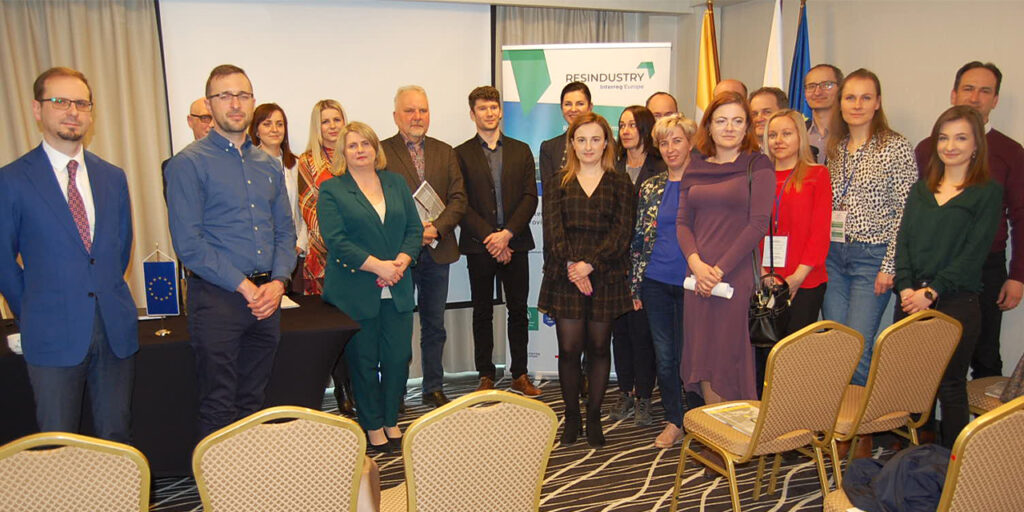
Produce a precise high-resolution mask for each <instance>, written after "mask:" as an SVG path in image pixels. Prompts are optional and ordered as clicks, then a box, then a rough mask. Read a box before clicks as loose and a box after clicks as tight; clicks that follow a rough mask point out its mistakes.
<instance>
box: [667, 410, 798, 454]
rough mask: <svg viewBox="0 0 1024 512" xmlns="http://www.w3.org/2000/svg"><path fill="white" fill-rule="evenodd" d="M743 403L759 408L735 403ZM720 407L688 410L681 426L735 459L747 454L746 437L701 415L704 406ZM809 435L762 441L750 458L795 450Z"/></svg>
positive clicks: (715, 420) (710, 417)
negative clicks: (732, 455)
mask: <svg viewBox="0 0 1024 512" xmlns="http://www.w3.org/2000/svg"><path fill="white" fill-rule="evenodd" d="M742 402H746V403H749V404H751V405H754V406H757V407H760V405H761V402H759V401H757V400H741V401H738V402H736V403H742ZM720 405H723V404H714V405H707V406H704V407H699V408H697V409H691V410H690V411H688V412H687V413H686V415H685V416H684V417H683V427H685V428H686V431H687V432H689V433H691V434H693V435H695V436H697V438H698V439H700V440H701V442H705V441H707V442H708V443H711V444H714V445H715V446H718V447H720V448H723V449H725V450H726V451H728V452H730V453H733V454H735V455H736V456H737V457H738V458H741V457H743V456H744V455H745V454H746V453H747V449H748V447H749V446H750V441H751V440H750V437H749V436H747V435H746V434H744V433H743V432H740V431H739V430H736V429H735V428H733V427H731V426H729V425H726V424H725V423H722V422H721V421H718V420H717V419H715V418H714V417H712V416H710V415H708V414H707V413H705V412H704V409H707V408H708V407H717V406H720ZM813 437H814V436H813V435H812V433H811V432H810V431H807V430H798V431H795V432H790V433H788V434H785V435H782V436H780V437H778V438H776V439H763V440H761V443H760V444H759V445H758V446H757V448H756V449H755V450H754V452H753V454H752V455H762V454H766V453H780V452H785V451H789V450H793V449H796V448H799V447H801V446H805V445H808V444H810V443H811V440H812V439H813Z"/></svg>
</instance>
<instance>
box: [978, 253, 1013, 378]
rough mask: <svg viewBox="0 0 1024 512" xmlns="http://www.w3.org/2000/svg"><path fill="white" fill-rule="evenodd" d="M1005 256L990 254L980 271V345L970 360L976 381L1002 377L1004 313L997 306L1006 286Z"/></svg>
mask: <svg viewBox="0 0 1024 512" xmlns="http://www.w3.org/2000/svg"><path fill="white" fill-rule="evenodd" d="M1006 277H1007V274H1006V252H1005V251H996V252H990V253H989V254H988V258H985V265H984V266H982V267H981V294H980V295H979V296H978V305H979V306H980V307H981V333H980V334H979V335H978V344H977V346H975V347H974V354H973V355H972V356H971V368H973V369H974V371H972V372H971V376H972V377H973V378H975V379H980V378H982V377H992V376H995V375H1002V374H1003V359H1002V357H1000V355H999V334H1000V332H1001V327H1002V323H1003V311H1002V310H1000V309H999V306H997V305H996V300H997V299H998V298H999V290H1001V289H1002V288H1003V283H1004V282H1006Z"/></svg>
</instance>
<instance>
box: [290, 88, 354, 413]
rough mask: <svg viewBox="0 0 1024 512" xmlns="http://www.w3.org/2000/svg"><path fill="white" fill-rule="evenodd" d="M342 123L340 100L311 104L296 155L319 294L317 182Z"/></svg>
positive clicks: (312, 280) (310, 282)
mask: <svg viewBox="0 0 1024 512" xmlns="http://www.w3.org/2000/svg"><path fill="white" fill-rule="evenodd" d="M344 126H345V110H344V109H342V108H341V104H340V103H338V102H337V101H335V100H331V99H326V100H320V101H318V102H316V104H315V105H313V113H312V114H311V115H310V120H309V143H308V144H307V145H306V151H305V152H304V153H302V155H300V156H299V210H300V211H301V212H302V219H303V220H304V221H306V226H307V227H308V230H309V250H308V251H307V254H306V265H305V267H304V268H303V277H304V280H305V283H306V289H305V294H306V295H320V294H321V293H322V292H323V283H324V265H325V262H324V258H325V256H326V254H327V249H326V247H324V241H323V238H322V237H321V236H320V223H319V222H318V220H317V215H316V207H317V199H318V198H319V196H320V184H321V183H323V182H324V181H326V180H328V179H330V178H331V176H333V175H332V174H331V164H332V163H333V159H334V151H335V146H336V145H337V144H338V134H339V133H341V129H342V128H343V127H344ZM339 405H340V404H339Z"/></svg>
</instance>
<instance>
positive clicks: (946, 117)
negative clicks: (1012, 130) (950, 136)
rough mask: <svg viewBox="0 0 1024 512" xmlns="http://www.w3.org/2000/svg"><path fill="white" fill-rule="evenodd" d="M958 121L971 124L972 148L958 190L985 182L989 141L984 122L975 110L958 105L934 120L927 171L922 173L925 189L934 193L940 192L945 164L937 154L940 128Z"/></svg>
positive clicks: (986, 179) (987, 172) (929, 143)
mask: <svg viewBox="0 0 1024 512" xmlns="http://www.w3.org/2000/svg"><path fill="white" fill-rule="evenodd" d="M961 119H963V120H964V121H967V124H969V125H971V133H972V134H973V135H974V147H975V149H974V154H973V155H971V163H970V164H968V166H967V176H964V182H963V183H961V184H960V188H959V189H960V190H963V189H964V188H965V187H969V186H971V185H978V184H981V183H985V182H986V181H988V178H989V169H988V141H987V139H986V138H985V121H984V120H982V119H981V113H980V112H978V111H977V110H975V109H974V107H968V106H967V105H958V106H955V107H950V108H948V109H946V111H945V112H943V113H942V114H941V115H939V118H938V119H937V120H936V121H935V126H933V127H932V136H931V138H929V139H928V154H929V155H930V156H929V158H928V168H927V169H926V171H925V172H926V179H927V180H928V189H929V190H931V191H932V192H933V193H934V192H938V191H939V183H940V182H941V181H942V178H943V176H944V175H945V174H946V164H944V163H942V160H941V159H940V158H939V152H938V145H939V131H941V130H942V125H944V124H946V123H948V122H950V121H958V120H961Z"/></svg>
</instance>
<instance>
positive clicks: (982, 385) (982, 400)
mask: <svg viewBox="0 0 1024 512" xmlns="http://www.w3.org/2000/svg"><path fill="white" fill-rule="evenodd" d="M1009 381H1010V378H1009V377H1001V376H998V375H996V376H994V377H982V378H980V379H974V380H970V381H967V403H968V405H970V407H971V413H972V414H978V415H981V414H985V413H986V412H988V411H991V410H992V409H995V408H996V407H999V406H1000V405H1003V401H1002V400H1000V399H999V398H997V397H994V396H989V395H986V394H985V390H986V389H987V388H988V387H989V386H992V385H994V384H998V383H1000V382H1009Z"/></svg>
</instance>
